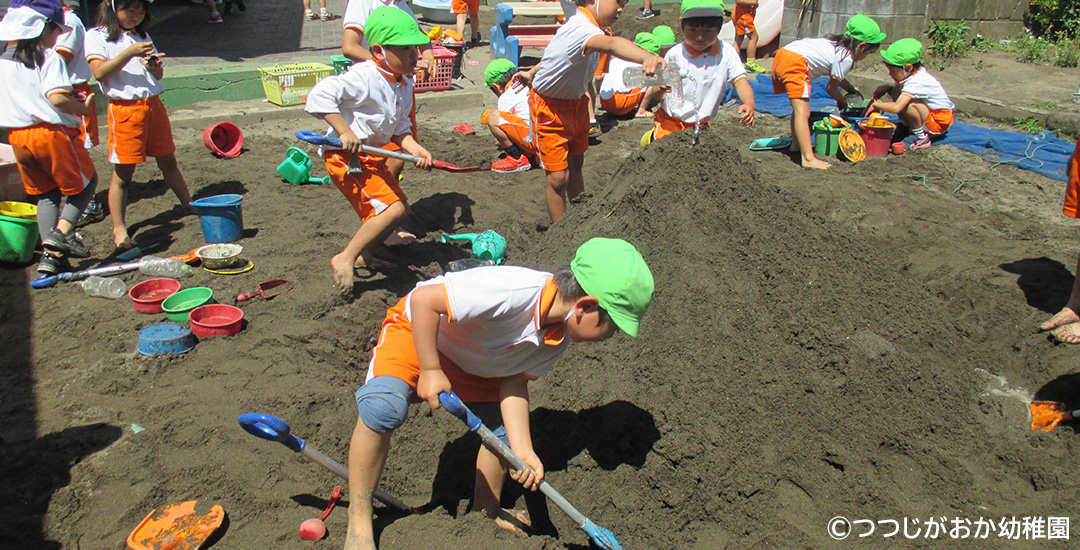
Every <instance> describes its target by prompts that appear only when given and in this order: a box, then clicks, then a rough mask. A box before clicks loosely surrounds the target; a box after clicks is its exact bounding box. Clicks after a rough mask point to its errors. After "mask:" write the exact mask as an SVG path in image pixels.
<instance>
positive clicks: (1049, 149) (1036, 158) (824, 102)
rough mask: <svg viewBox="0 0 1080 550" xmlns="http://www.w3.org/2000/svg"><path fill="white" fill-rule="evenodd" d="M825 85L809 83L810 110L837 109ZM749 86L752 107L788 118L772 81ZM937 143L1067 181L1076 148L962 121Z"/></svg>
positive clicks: (788, 105)
mask: <svg viewBox="0 0 1080 550" xmlns="http://www.w3.org/2000/svg"><path fill="white" fill-rule="evenodd" d="M828 82H829V79H828V78H826V77H822V78H818V79H815V80H814V81H812V82H811V83H810V110H812V111H822V110H829V109H835V108H836V101H834V100H833V98H831V97H829V94H827V93H825V86H826V85H827V84H828ZM750 87H751V88H753V90H754V108H755V109H756V110H757V111H758V112H761V113H768V114H770V115H773V116H777V117H781V118H786V117H789V116H791V102H790V101H788V98H787V96H786V95H784V94H774V93H773V90H772V80H771V79H769V78H767V77H758V78H753V79H750ZM893 120H895V118H893ZM936 144H945V145H952V146H953V147H956V148H958V149H963V150H965V151H970V152H972V153H975V154H976V155H979V156H981V157H983V158H984V159H986V160H987V161H990V162H996V163H1008V164H1013V165H1015V166H1018V167H1020V168H1023V169H1025V170H1030V171H1032V172H1036V173H1038V174H1042V175H1044V176H1046V177H1048V178H1051V179H1055V180H1059V181H1065V180H1066V176H1065V164H1066V163H1067V162H1068V161H1069V157H1070V156H1072V152H1073V148H1074V147H1075V145H1074V144H1073V143H1071V142H1069V141H1066V140H1063V139H1060V138H1056V137H1054V136H1053V135H1052V134H1050V133H1049V132H1043V133H1042V134H1039V135H1033V134H1024V133H1020V132H1006V131H1004V130H991V129H989V128H983V127H981V126H976V125H974V124H968V123H966V122H961V121H956V122H954V123H953V125H952V127H950V128H949V131H948V132H947V133H946V134H945V138H944V139H942V140H941V141H938V142H936Z"/></svg>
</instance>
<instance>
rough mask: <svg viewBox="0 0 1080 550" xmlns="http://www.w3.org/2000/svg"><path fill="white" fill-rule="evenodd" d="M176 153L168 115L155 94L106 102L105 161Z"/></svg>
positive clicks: (131, 160)
mask: <svg viewBox="0 0 1080 550" xmlns="http://www.w3.org/2000/svg"><path fill="white" fill-rule="evenodd" d="M175 152H176V144H175V143H173V137H172V125H171V124H170V123H169V114H168V113H166V112H165V106H164V105H162V104H161V98H160V97H158V96H154V97H151V98H149V99H133V100H124V99H113V100H110V101H109V162H111V163H113V164H139V163H140V162H146V157H155V158H156V157H167V156H169V155H171V154H173V153H175Z"/></svg>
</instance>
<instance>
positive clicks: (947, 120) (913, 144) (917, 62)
mask: <svg viewBox="0 0 1080 550" xmlns="http://www.w3.org/2000/svg"><path fill="white" fill-rule="evenodd" d="M922 53H923V46H922V43H921V42H919V41H918V40H916V39H914V38H902V39H900V40H897V41H896V42H893V44H892V45H891V46H889V47H888V48H887V49H886V50H885V51H883V52H881V56H882V57H884V58H885V68H886V69H888V71H889V77H890V78H892V79H893V81H894V82H896V84H894V85H892V86H889V85H887V84H886V85H883V86H878V88H877V89H876V90H874V101H872V102H870V105H869V106H868V107H867V109H866V112H867V113H872V112H874V111H883V112H886V113H893V114H899V115H900V122H901V123H902V124H904V125H905V126H907V127H908V128H909V129H910V130H911V135H910V136H908V137H906V138H904V144H905V145H906V146H907V148H908V149H925V148H927V147H929V146H930V142H931V141H933V140H935V139H940V138H941V137H943V136H944V135H945V132H947V131H948V130H949V126H952V123H953V108H954V105H953V102H952V100H950V99H949V96H948V94H946V93H945V88H944V87H942V85H941V83H940V82H938V80H937V79H936V78H934V77H933V76H932V75H931V74H930V73H928V72H927V71H926V67H923V65H922ZM886 95H888V96H889V97H890V98H891V99H892V101H882V100H880V99H878V98H882V97H885V96H886Z"/></svg>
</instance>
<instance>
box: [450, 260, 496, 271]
mask: <svg viewBox="0 0 1080 550" xmlns="http://www.w3.org/2000/svg"><path fill="white" fill-rule="evenodd" d="M485 265H495V260H478V259H476V258H462V259H460V260H454V261H452V262H450V263H448V264H446V271H464V270H466V269H472V268H474V267H482V266H485Z"/></svg>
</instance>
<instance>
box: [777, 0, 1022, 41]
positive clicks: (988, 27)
mask: <svg viewBox="0 0 1080 550" xmlns="http://www.w3.org/2000/svg"><path fill="white" fill-rule="evenodd" d="M1027 9H1028V0H784V23H783V27H782V29H781V31H780V44H781V45H782V44H786V43H788V42H791V41H792V40H795V39H797V38H805V37H814V36H824V35H826V34H841V33H843V32H844V24H845V23H846V22H847V19H848V18H849V17H851V16H852V15H854V14H857V13H862V14H865V15H869V16H870V17H873V18H874V20H875V21H877V22H878V24H879V25H881V28H882V30H884V31H885V32H886V33H887V34H888V35H889V38H888V39H886V42H890V43H891V42H892V41H893V40H894V39H898V38H907V37H911V38H918V39H920V40H923V41H924V42H926V41H927V38H926V29H928V28H929V27H930V25H931V22H932V21H933V20H934V19H949V20H959V19H964V20H965V21H966V23H967V25H968V26H969V27H971V31H972V33H980V34H982V35H983V36H985V37H986V38H988V39H991V40H996V39H1000V38H1005V37H1008V36H1012V35H1015V34H1017V33H1019V32H1021V31H1023V29H1024V16H1025V15H1026V14H1027Z"/></svg>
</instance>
